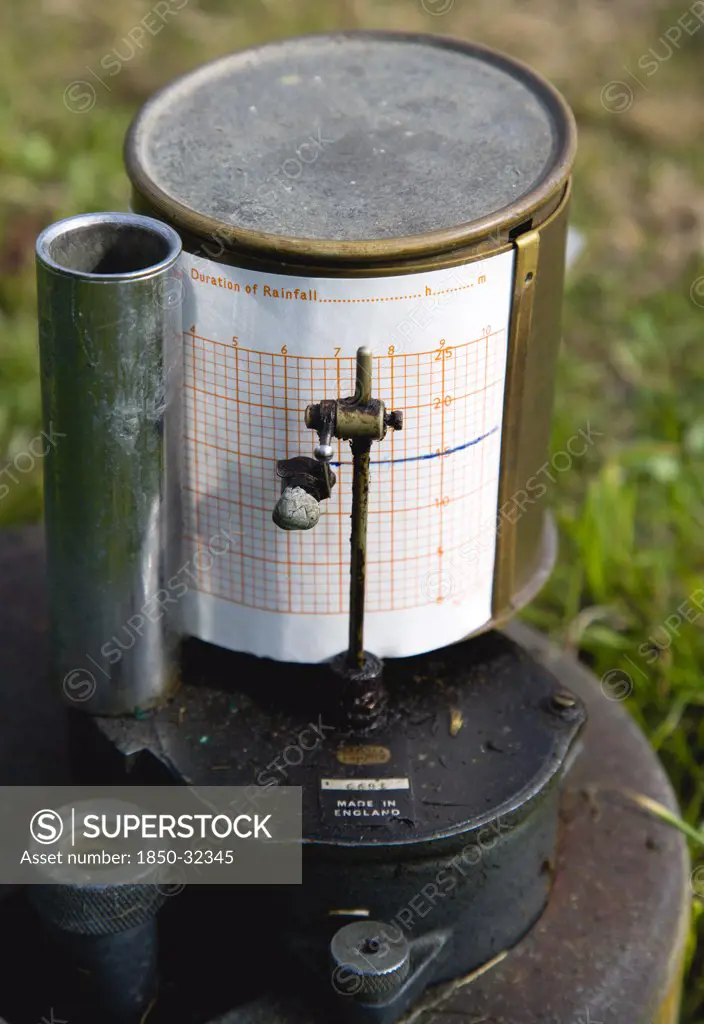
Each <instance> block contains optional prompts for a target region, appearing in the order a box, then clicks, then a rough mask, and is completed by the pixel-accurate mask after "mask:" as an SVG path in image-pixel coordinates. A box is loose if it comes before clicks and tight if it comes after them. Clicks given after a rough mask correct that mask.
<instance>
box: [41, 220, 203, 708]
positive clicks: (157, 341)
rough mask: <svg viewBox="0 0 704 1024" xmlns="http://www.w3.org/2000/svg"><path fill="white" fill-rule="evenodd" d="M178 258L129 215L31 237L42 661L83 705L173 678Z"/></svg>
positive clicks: (139, 701) (169, 685)
mask: <svg viewBox="0 0 704 1024" xmlns="http://www.w3.org/2000/svg"><path fill="white" fill-rule="evenodd" d="M180 253H181V241H180V238H179V236H178V234H177V233H176V232H175V231H174V230H173V229H172V228H170V227H168V226H167V225H166V224H163V223H161V222H159V221H157V220H153V219H152V218H150V217H142V216H138V215H135V214H125V213H97V214H86V215H81V216H77V217H69V218H68V219H66V220H62V221H58V222H57V223H55V224H53V225H51V226H50V227H48V228H46V230H45V231H43V232H42V233H41V235H40V236H39V238H38V239H37V287H38V299H39V348H40V359H41V381H42V403H43V415H44V437H45V438H46V439H47V444H46V453H45V454H46V457H45V459H44V486H45V509H46V537H47V563H48V576H49V588H50V599H51V629H52V643H53V652H52V653H53V672H54V675H55V678H56V680H57V683H58V685H59V686H61V688H62V690H63V694H64V696H65V697H66V698H67V699H68V700H69V702H70V703H72V704H73V705H74V706H76V707H78V708H81V709H82V710H85V711H89V712H90V713H91V714H99V715H124V714H134V713H135V712H138V711H139V710H141V709H144V708H149V707H152V706H154V705H157V704H159V703H160V702H161V701H162V700H163V699H164V698H165V697H166V696H167V695H168V694H169V692H170V691H171V690H172V689H173V687H174V686H175V684H176V682H177V679H178V641H179V634H180V628H179V621H178V618H179V614H178V613H179V600H178V598H179V597H180V596H181V594H182V593H183V592H184V591H185V587H184V586H183V585H181V587H180V588H178V587H176V585H175V584H174V580H173V577H174V574H175V573H177V572H178V570H179V567H181V562H182V559H181V557H180V547H181V539H180V538H181V504H180V467H181V445H182V438H181V404H182V398H181V387H182V334H181V331H182V324H181V303H180V291H181V282H180V280H179V276H180V275H179V269H178V258H179V255H180ZM170 581H171V585H170Z"/></svg>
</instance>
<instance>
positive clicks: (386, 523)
mask: <svg viewBox="0 0 704 1024" xmlns="http://www.w3.org/2000/svg"><path fill="white" fill-rule="evenodd" d="M574 151H575V127H574V122H573V118H572V115H571V113H570V111H569V109H568V107H567V106H566V105H565V103H564V101H563V100H562V99H561V97H560V96H559V95H558V93H557V92H556V91H555V90H554V89H553V88H552V87H551V86H550V85H548V84H547V83H546V82H545V81H544V80H543V79H541V78H540V77H539V76H538V75H536V74H535V73H533V72H532V71H530V70H529V69H528V68H526V67H524V66H522V65H521V64H518V63H517V62H515V61H513V60H511V59H509V58H507V57H504V56H501V55H500V54H497V53H494V52H492V51H490V50H487V49H484V48H482V47H479V46H475V45H472V44H469V43H465V42H461V41H457V40H452V39H446V38H441V37H436V36H417V35H406V34H401V33H391V34H384V33H344V34H338V35H320V36H311V37H307V38H300V39H291V40H286V41H283V42H280V43H275V44H272V45H268V46H264V47H262V48H260V49H256V50H251V51H246V52H244V53H240V54H235V55H232V56H228V57H225V58H223V59H221V60H218V61H215V62H214V63H212V64H209V65H207V66H205V67H203V68H200V69H198V70H196V71H195V72H193V73H191V74H189V75H186V76H185V77H183V78H181V79H180V80H178V81H177V82H175V83H173V84H171V85H169V86H167V87H166V88H165V89H163V90H162V91H161V92H160V93H159V94H158V95H156V96H155V97H154V98H153V99H151V100H150V101H149V102H148V103H147V105H146V106H145V107H144V108H143V109H142V111H141V112H140V113H139V114H138V116H137V118H136V119H135V121H134V123H133V125H132V127H131V129H130V133H129V136H128V139H127V145H126V161H127V169H128V173H129V176H130V178H131V181H132V184H133V188H134V191H133V205H134V208H135V209H136V210H138V211H139V212H144V213H149V214H151V215H152V216H155V217H159V218H162V219H164V220H165V221H167V222H168V223H169V224H171V225H173V226H174V227H175V228H176V229H177V230H178V231H179V232H180V234H181V236H182V239H183V242H184V249H185V252H184V256H183V258H182V272H183V310H184V328H185V335H184V340H185V374H186V379H185V387H186V394H187V398H186V421H187V430H186V434H187V440H186V451H187V468H186V487H185V495H186V503H185V535H186V538H187V544H188V545H189V550H191V551H193V552H197V551H198V550H199V549H201V548H203V547H204V546H208V547H209V548H212V538H213V537H215V536H217V535H218V533H219V532H220V531H221V530H223V529H227V530H228V532H229V535H230V536H231V537H233V538H234V540H233V542H232V543H231V544H229V545H228V546H227V547H226V549H225V550H224V551H223V553H222V554H218V553H214V554H212V557H211V558H210V559H209V560H208V563H207V565H206V564H205V563H204V564H203V568H202V569H201V570H199V572H198V584H197V588H194V589H193V590H192V591H191V592H190V593H189V595H188V596H187V598H186V602H185V603H186V612H185V614H186V623H185V625H186V630H187V632H189V633H191V634H193V635H196V636H199V637H200V638H202V639H204V640H208V641H211V642H214V643H216V644H219V645H220V646H223V647H228V648H231V649H234V650H242V651H248V652H250V653H254V654H258V655H267V656H270V657H274V658H277V659H281V660H292V661H304V662H305V661H319V660H323V659H325V658H327V657H330V656H331V655H333V654H335V653H336V652H337V651H340V650H342V649H343V648H344V647H345V646H346V631H347V621H346V615H347V610H348V609H347V583H346V580H347V573H348V568H349V514H350V491H351V487H350V483H351V458H350V454H349V450H348V449H347V447H346V446H345V445H342V444H340V446H339V448H338V449H337V451H336V454H335V457H334V459H335V461H334V463H333V465H334V466H335V472H336V474H337V477H338V484H337V487H336V489H335V491H334V493H333V496H332V497H331V499H330V500H329V502H327V504H326V505H325V506H324V508H325V513H324V515H323V517H322V518H321V520H320V523H319V525H318V526H317V527H316V529H315V530H313V531H310V533H306V534H295V535H292V534H291V533H286V534H282V533H279V532H278V531H277V530H276V529H275V527H274V526H273V524H272V523H271V510H272V508H273V507H274V505H275V503H276V500H277V498H278V495H279V482H278V481H277V478H276V463H277V460H279V459H284V458H288V457H292V456H295V455H298V454H310V453H311V452H312V447H313V439H312V437H311V435H310V432H309V431H307V430H306V428H305V426H304V422H303V414H304V410H305V407H306V405H307V404H308V403H310V402H314V401H320V400H321V399H330V398H333V399H334V398H337V397H338V396H340V395H345V394H351V393H352V392H353V391H354V386H353V375H354V356H355V351H356V349H357V347H358V346H359V345H363V344H364V345H367V346H369V347H370V348H371V349H372V351H373V353H374V356H375V360H374V381H375V388H376V390H377V392H378V397H379V398H381V399H382V400H384V401H385V402H386V403H387V405H388V407H389V408H393V409H399V410H402V411H403V413H404V428H403V431H401V432H397V433H394V435H393V436H389V437H388V438H387V439H386V440H385V441H384V442H383V444H381V445H379V446H378V447H377V449H375V451H374V452H373V453H372V491H371V495H370V507H369V539H368V554H367V559H368V560H367V565H368V592H367V618H366V628H367V646H368V649H369V650H370V651H372V652H374V653H375V654H378V655H380V656H382V657H394V656H406V655H411V654H415V653H420V652H422V651H428V650H433V649H436V648H440V647H442V646H445V645H446V644H448V643H452V642H454V641H457V640H460V639H462V638H464V637H466V636H468V635H471V634H473V633H477V632H481V631H483V630H485V629H487V628H489V627H490V626H492V625H494V624H496V623H497V622H499V621H503V620H505V619H506V618H508V617H510V616H511V615H512V614H513V612H514V611H516V610H517V609H518V608H520V607H521V606H522V605H523V604H524V603H525V602H526V601H528V600H529V599H530V598H531V597H532V596H533V594H534V593H535V592H536V591H537V589H538V588H539V586H540V585H541V583H542V582H543V581H544V580H545V578H546V576H547V575H548V573H549V571H550V569H551V566H552V563H553V559H554V554H555V539H554V530H553V528H552V525H551V521H550V519H549V515H548V512H547V508H546V502H545V500H544V495H545V493H546V491H547V486H546V485H547V483H548V482H549V477H550V473H549V471H548V472H546V469H547V467H548V462H547V461H546V458H547V454H546V453H547V445H548V438H549V427H550V416H551V407H552V391H553V374H554V368H555V361H556V352H557V346H558V341H559V333H560V307H561V302H562V288H563V269H564V245H565V234H566V227H567V205H568V198H569V187H570V173H571V167H572V162H573V157H574Z"/></svg>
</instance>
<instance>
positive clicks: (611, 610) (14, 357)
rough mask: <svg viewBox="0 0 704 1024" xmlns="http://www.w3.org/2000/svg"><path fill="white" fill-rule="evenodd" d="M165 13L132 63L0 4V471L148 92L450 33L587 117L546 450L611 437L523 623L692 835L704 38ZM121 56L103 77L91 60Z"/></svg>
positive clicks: (602, 25) (298, 7)
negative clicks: (606, 718)
mask: <svg viewBox="0 0 704 1024" xmlns="http://www.w3.org/2000/svg"><path fill="white" fill-rule="evenodd" d="M179 4H180V5H182V6H181V9H180V10H179V12H178V14H175V15H174V16H173V17H171V18H170V19H169V20H168V21H166V22H165V24H164V27H163V29H162V30H161V31H160V32H159V34H158V35H157V36H155V37H151V36H148V37H147V40H146V41H145V43H144V44H143V45H142V46H141V47H135V46H134V45H133V44H130V42H129V39H128V38H127V34H128V32H129V31H130V30H131V29H133V28H134V26H135V25H137V24H138V22H139V20H140V19H141V18H142V17H144V16H145V15H146V14H147V13H148V12H149V10H150V9H151V7H152V6H153V5H152V4H149V3H146V2H142V3H136V2H129V0H126V2H121V3H119V4H102V3H99V2H98V0H33V2H27V0H23V2H20V0H3V6H2V11H1V12H0V83H1V85H2V94H3V96H4V97H5V100H4V102H3V103H2V104H1V105H0V140H2V141H1V143H0V354H1V358H0V465H3V464H6V463H8V462H10V461H12V459H13V458H14V456H15V455H17V454H18V453H21V452H24V451H26V450H27V448H28V445H29V443H30V441H31V440H32V438H34V437H35V436H36V435H37V434H38V432H39V430H40V429H41V428H40V416H39V391H38V379H37V370H38V366H37V354H36V325H35V297H34V272H33V243H34V238H35V236H36V234H37V233H38V231H39V230H40V229H41V228H42V227H43V226H44V225H46V224H47V223H49V222H51V221H53V220H55V219H57V218H59V217H63V216H68V215H70V214H73V213H77V212H81V211H89V210H105V209H123V208H125V207H126V203H127V198H128V187H127V180H126V177H125V175H124V173H123V171H122V165H121V146H122V140H123V136H124V132H125V129H126V128H127V125H128V123H129V121H130V119H131V117H132V115H133V113H134V111H135V110H136V108H137V107H138V105H139V104H141V102H142V101H143V100H145V99H146V98H147V97H148V96H149V95H150V93H151V92H152V91H153V90H154V89H155V88H157V87H158V86H160V85H161V84H163V83H164V82H166V81H168V80H169V79H170V78H171V77H173V76H174V75H175V74H178V73H181V72H182V71H185V70H188V69H190V68H192V67H194V66H196V65H198V64H200V63H202V62H203V61H204V60H207V59H210V58H212V57H215V56H218V55H220V54H222V53H226V52H228V51H230V50H234V49H239V48H241V47H243V46H246V45H250V44H253V43H258V42H263V41H266V40H269V39H271V38H276V37H280V36H284V35H289V34H294V33H299V32H304V31H305V32H308V31H316V30H324V29H329V28H336V27H348V28H354V27H367V28H403V29H406V30H420V31H430V32H440V33H447V34H456V35H460V36H466V37H468V38H472V39H474V40H477V41H480V42H484V43H487V44H490V45H494V46H497V47H498V48H500V49H502V50H504V51H506V52H508V53H511V54H513V55H515V56H517V57H519V58H521V59H523V60H525V61H527V62H529V63H531V64H533V65H534V66H535V67H536V68H537V69H538V70H539V71H541V72H542V73H543V74H545V75H547V76H548V77H549V78H550V79H551V80H552V81H553V82H554V83H555V84H556V85H557V86H558V87H559V88H560V89H561V90H562V91H563V92H564V94H565V96H566V97H567V99H568V101H569V102H570V103H571V105H572V107H573V109H574V111H575V113H576V115H577V119H578V122H579V126H580V151H579V158H578V161H577V168H576V175H575V192H574V203H573V214H572V218H573V223H574V224H575V225H576V226H577V227H578V228H579V229H580V230H581V231H582V233H583V234H584V236H585V238H586V243H587V244H586V250H585V252H584V253H583V255H582V257H581V258H580V260H579V262H578V264H577V266H576V267H575V268H574V270H573V272H572V273H571V275H570V280H569V283H568V291H567V297H566V309H565V325H564V338H565V342H564V346H563V351H562V356H561V361H560V368H559V380H558V393H557V407H556V414H555V421H554V435H553V451H558V450H560V449H562V448H563V447H564V444H565V443H566V441H567V439H568V438H569V437H570V436H571V435H572V434H574V433H575V432H576V431H578V430H579V429H580V428H584V427H586V425H587V424H590V425H591V428H592V429H593V430H594V431H598V432H599V433H600V435H602V436H601V437H600V438H599V439H598V442H597V443H596V444H595V445H593V446H592V447H591V448H590V449H589V452H588V454H587V455H586V456H585V457H584V458H583V459H581V460H576V461H575V462H574V464H573V465H572V467H571V468H570V470H569V471H565V472H563V473H561V474H560V475H559V477H558V483H557V486H556V487H555V489H554V495H553V504H554V507H555V511H556V515H557V519H558V522H559V526H560V532H561V554H560V560H559V565H558V567H557V570H556V571H555V573H554V575H553V577H552V579H551V581H550V583H549V584H548V586H547V587H546V589H545V591H544V592H543V593H542V595H541V596H540V598H539V599H538V600H537V601H536V602H535V604H534V605H533V606H532V607H531V609H530V610H529V612H528V616H527V617H528V618H529V619H530V620H531V621H532V622H534V623H535V624H537V625H538V626H540V627H541V628H543V629H544V630H546V631H548V632H549V633H550V634H552V635H553V636H554V637H555V638H556V639H557V640H558V642H560V643H562V644H564V645H566V646H568V647H571V648H573V649H575V650H577V651H579V652H581V653H582V655H583V656H584V657H586V658H587V659H588V660H589V661H590V663H591V664H592V665H593V668H594V671H595V672H596V673H597V674H598V675H602V676H603V675H605V674H607V673H612V672H614V671H616V670H620V671H621V672H624V673H626V674H627V676H628V678H629V679H630V680H631V681H632V692H631V693H630V695H629V696H628V697H627V698H626V703H627V706H628V707H629V709H630V710H631V711H632V713H633V714H634V715H635V716H636V718H637V719H638V720H639V721H640V723H641V724H642V725H643V726H644V727H645V729H646V730H647V732H648V734H649V735H650V737H651V738H652V741H653V743H654V745H655V747H656V748H657V750H658V751H659V753H660V756H661V757H662V759H663V761H664V763H665V765H666V768H667V770H668V772H669V774H670V777H671V779H672V781H673V783H674V785H675V787H676V789H677V791H678V793H679V796H680V800H681V802H682V806H683V812H684V816H685V817H686V818H687V820H688V821H689V822H690V823H692V824H694V825H697V826H700V825H701V824H702V819H703V818H704V806H703V804H704V775H703V773H702V760H703V759H702V750H703V749H704V716H703V715H702V706H703V705H704V689H703V688H702V686H701V684H700V676H699V672H700V671H701V670H702V667H703V665H704V632H703V627H704V614H703V615H702V616H701V618H694V619H693V621H691V622H688V621H686V620H683V621H682V622H681V623H680V624H679V625H678V626H676V627H675V626H674V625H672V623H673V620H672V619H670V626H669V627H668V626H666V625H664V623H665V622H666V620H667V619H668V616H673V615H676V614H677V608H678V606H680V605H682V603H683V602H686V601H687V600H688V598H689V596H690V595H691V594H693V593H694V592H695V591H697V590H698V589H699V588H701V587H702V586H703V581H704V572H703V571H702V570H703V569H704V540H703V539H702V538H703V534H704V501H703V500H702V498H703V493H702V492H703V491H704V472H703V469H704V401H703V399H704V388H703V383H702V382H703V380H704V346H703V345H702V344H701V338H702V332H703V330H704V148H702V145H701V139H702V138H704V102H702V93H701V89H702V84H703V77H704V76H703V74H702V66H703V64H704V25H701V24H700V23H699V22H697V21H696V19H694V18H693V16H692V15H688V14H687V11H688V7H689V5H688V4H682V5H681V6H680V5H678V4H673V3H672V2H660V0H602V2H599V0H592V2H590V3H578V2H577V0H454V3H453V2H452V0H425V5H426V7H427V8H428V10H425V9H424V7H423V6H422V4H421V0H236V2H235V0H230V2H225V0H187V2H186V3H184V0H172V6H173V7H174V8H175V7H176V6H177V5H179ZM694 6H695V7H696V5H694ZM702 6H703V7H704V5H702ZM448 8H449V9H448ZM430 12H433V13H430ZM440 12H444V13H440ZM678 19H681V20H680V29H681V35H680V37H679V38H677V39H675V35H676V28H674V26H677V24H678ZM685 23H686V25H687V26H688V30H686V29H685V28H683V25H684V24H685ZM666 32H669V37H668V36H666V35H665V33H666ZM689 33H691V34H689ZM114 48H117V51H118V53H119V54H120V59H121V65H122V66H121V69H120V72H119V74H117V75H115V76H114V77H110V76H109V75H108V73H107V72H106V71H103V70H102V67H101V64H100V61H101V58H103V57H108V56H109V55H112V54H113V49H114ZM639 60H640V64H639ZM653 67H655V70H653ZM113 70H114V65H113ZM94 74H95V75H98V76H99V77H100V78H101V79H102V82H101V81H98V80H97V79H96V78H95V77H94ZM633 76H635V77H633ZM77 80H83V81H88V82H90V83H92V84H93V86H94V87H95V91H96V101H95V105H94V106H93V108H92V109H91V110H87V111H84V112H76V111H71V110H70V109H68V106H70V105H71V102H70V97H69V104H68V106H67V103H66V102H65V90H66V89H67V87H70V85H71V83H73V82H75V81H77ZM614 81H617V82H621V83H623V84H620V85H616V86H612V85H610V84H609V83H612V82H614ZM70 95H74V94H70ZM23 464H24V463H23ZM3 480H4V481H5V483H7V482H8V481H7V478H6V477H4V478H3ZM40 514H41V466H39V465H37V466H36V467H35V469H34V471H33V472H28V473H26V474H23V475H21V476H19V477H18V482H17V484H12V485H11V487H10V490H9V493H8V494H7V495H6V496H5V497H4V498H3V500H2V501H0V525H9V524H17V523H25V522H30V521H34V520H36V519H38V518H39V517H40ZM687 607H688V608H689V607H690V605H687ZM695 613H696V608H695ZM690 618H693V614H692V613H690ZM644 645H645V646H644ZM659 648H661V649H659ZM615 678H619V679H621V680H623V679H624V678H625V676H620V677H614V676H610V675H607V679H608V680H611V679H615ZM628 688H629V689H630V685H629V687H628ZM615 783H616V784H617V780H615ZM694 895H695V897H696V894H694ZM700 895H701V896H704V891H702V892H701V894H700ZM694 905H695V916H696V917H699V911H700V909H701V900H698V899H696V898H695V899H694ZM700 931H702V936H703V937H704V929H702V927H701V918H700ZM702 945H704V943H702ZM702 973H703V972H702V954H701V946H700V952H699V953H697V952H696V951H695V948H694V941H693V942H692V950H691V952H690V973H689V980H688V984H687V990H686V999H685V1010H684V1015H683V1021H686V1022H687V1024H701V1022H704V981H703V980H702Z"/></svg>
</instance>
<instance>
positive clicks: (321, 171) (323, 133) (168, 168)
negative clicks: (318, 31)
mask: <svg viewBox="0 0 704 1024" xmlns="http://www.w3.org/2000/svg"><path fill="white" fill-rule="evenodd" d="M573 148H574V132H573V124H572V118H571V115H570V112H569V110H568V108H567V107H566V105H565V104H564V103H563V101H562V100H561V98H560V97H559V95H558V94H557V93H556V92H555V91H554V90H553V89H552V88H551V87H550V86H549V85H547V83H545V82H544V81H543V80H542V79H541V78H540V77H539V76H537V75H534V74H533V73H532V72H531V71H529V70H528V69H526V68H524V67H523V66H522V65H519V64H517V63H515V62H513V61H512V60H509V59H508V58H505V57H502V56H500V55H498V54H495V53H493V52H491V51H487V50H484V49H483V48H480V47H475V46H472V45H470V44H466V43H463V42H460V41H455V40H450V39H444V38H440V37H433V36H414V35H401V34H395V33H394V34H383V33H382V34H379V33H375V34H372V33H369V34H367V33H350V34H340V35H320V36H310V37H304V38H299V39H291V40H286V41H283V42H279V43H274V44H270V45H268V46H264V47H261V48H259V49H255V50H248V51H244V52H242V53H237V54H233V55H231V56H228V57H224V58H222V59H220V60H217V61H215V62H213V63H211V64H208V65H206V66H204V67H202V68H200V69H199V70H197V71H195V72H193V73H191V74H189V75H186V76H184V77H183V78H181V79H179V80H177V81H176V82H174V83H172V84H171V85H169V86H167V87H166V88H165V89H163V90H162V91H161V92H160V93H158V94H157V95H156V96H155V97H154V98H153V99H152V100H151V101H150V102H149V103H148V104H147V105H146V106H145V107H144V108H143V110H142V111H141V112H140V113H139V114H138V116H137V118H136V119H135V122H134V123H133V126H132V128H131V131H130V135H129V137H128V142H127V164H128V172H129V174H130V177H131V178H132V181H133V183H134V185H135V187H136V188H137V190H138V192H140V193H141V194H142V195H144V196H146V198H147V199H148V200H149V201H151V203H152V204H154V205H156V207H157V210H158V211H161V212H163V213H165V214H167V215H170V216H171V217H173V219H174V220H175V221H176V222H177V223H179V222H181V223H183V226H185V227H187V228H190V229H192V230H195V231H196V232H207V231H208V230H212V228H213V223H217V224H221V225H225V226H226V231H225V234H226V235H227V234H228V233H231V234H232V235H233V236H234V237H236V238H237V237H239V238H240V240H244V241H246V242H249V243H252V242H253V241H254V242H255V243H256V239H257V237H258V238H259V239H260V240H261V244H266V239H265V238H264V237H263V236H268V237H269V240H270V242H273V240H274V239H275V238H278V239H279V241H283V242H284V243H285V242H286V241H287V240H288V241H291V242H293V241H294V240H305V239H309V240H312V251H315V250H318V251H324V250H325V249H326V248H328V245H326V243H343V246H344V244H345V243H346V244H347V248H348V249H350V250H354V249H355V248H356V246H355V243H359V244H360V255H363V253H362V251H361V243H363V242H365V241H367V242H374V241H380V242H383V241H384V240H389V242H390V245H389V251H390V252H391V251H393V250H394V248H395V246H394V244H393V240H397V241H398V240H409V241H412V240H413V238H415V237H417V236H427V235H428V234H429V233H431V234H432V233H435V234H438V233H443V232H445V233H447V232H456V231H457V229H461V228H462V227H463V226H467V225H472V224H476V223H477V222H482V221H486V220H487V218H492V216H493V215H496V214H498V213H499V212H500V211H506V210H510V208H512V207H515V206H516V204H519V205H520V204H521V202H522V201H523V206H525V207H526V208H528V207H529V206H530V202H531V200H534V202H533V205H534V206H535V205H538V203H539V201H540V200H541V198H542V201H544V200H545V198H546V196H548V195H550V193H551V192H552V191H554V190H555V189H556V188H557V187H558V186H559V185H560V184H561V183H563V182H564V180H565V179H566V177H567V175H568V174H569V165H570V164H571V160H572V155H573ZM526 199H528V202H527V203H526V202H525V200H526ZM283 248H284V249H285V248H286V245H285V244H284V246H283ZM332 248H333V247H332V246H330V249H331V250H332ZM413 248H414V246H413V245H412V244H411V246H410V248H408V247H407V248H406V251H411V250H412V249H413Z"/></svg>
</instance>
